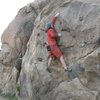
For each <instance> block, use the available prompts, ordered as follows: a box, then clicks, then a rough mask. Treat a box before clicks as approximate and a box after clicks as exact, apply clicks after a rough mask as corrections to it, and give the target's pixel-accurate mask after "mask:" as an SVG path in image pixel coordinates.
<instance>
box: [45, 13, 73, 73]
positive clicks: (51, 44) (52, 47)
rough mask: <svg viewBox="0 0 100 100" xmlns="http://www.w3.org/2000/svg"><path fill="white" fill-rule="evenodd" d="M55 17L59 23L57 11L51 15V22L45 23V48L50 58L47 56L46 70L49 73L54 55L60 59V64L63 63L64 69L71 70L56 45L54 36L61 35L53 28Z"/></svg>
mask: <svg viewBox="0 0 100 100" xmlns="http://www.w3.org/2000/svg"><path fill="white" fill-rule="evenodd" d="M57 18H58V19H59V21H60V24H62V22H61V17H60V14H59V13H57V14H56V15H55V16H54V17H53V19H52V20H51V22H48V23H47V31H46V44H47V50H48V51H49V53H50V58H49V60H48V66H47V71H48V72H49V73H51V68H50V65H51V62H52V60H53V58H54V56H55V57H57V58H58V59H59V60H60V61H61V63H62V65H63V67H64V69H65V71H71V70H72V69H71V68H69V67H68V66H67V65H66V63H65V60H64V58H63V55H62V53H61V51H60V49H59V48H58V46H57V41H56V38H57V37H61V33H58V32H57V31H56V30H55V28H54V24H55V22H56V19H57Z"/></svg>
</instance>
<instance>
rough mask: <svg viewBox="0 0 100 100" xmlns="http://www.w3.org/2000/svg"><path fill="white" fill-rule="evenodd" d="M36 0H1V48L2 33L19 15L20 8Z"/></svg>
mask: <svg viewBox="0 0 100 100" xmlns="http://www.w3.org/2000/svg"><path fill="white" fill-rule="evenodd" d="M33 1H34V0H1V2H0V48H1V35H2V33H3V31H4V30H5V29H6V28H7V26H8V24H9V23H10V22H11V21H12V20H13V19H14V17H15V16H16V15H17V12H18V11H19V9H20V8H22V7H24V6H25V5H27V4H28V3H30V2H33Z"/></svg>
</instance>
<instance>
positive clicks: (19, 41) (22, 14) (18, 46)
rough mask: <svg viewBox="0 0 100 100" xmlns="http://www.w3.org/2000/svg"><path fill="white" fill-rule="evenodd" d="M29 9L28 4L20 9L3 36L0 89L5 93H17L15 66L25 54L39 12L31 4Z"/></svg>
mask: <svg viewBox="0 0 100 100" xmlns="http://www.w3.org/2000/svg"><path fill="white" fill-rule="evenodd" d="M28 9H29V8H27V6H26V7H24V8H22V9H20V11H19V12H18V15H17V16H16V17H15V19H14V20H13V21H12V22H11V23H10V24H9V25H8V27H7V28H6V30H5V31H4V33H3V35H2V38H1V40H2V50H1V52H0V89H2V91H3V92H4V93H6V92H7V93H9V92H11V93H15V87H16V81H17V80H16V79H17V74H18V71H17V70H16V68H15V66H16V62H17V60H18V59H19V58H22V57H23V56H24V54H25V52H26V45H27V42H28V40H29V38H30V36H31V33H32V30H33V28H34V20H35V18H36V16H37V13H36V11H34V8H33V7H31V6H30V10H29V11H28ZM18 66H19V65H18ZM19 67H21V66H19Z"/></svg>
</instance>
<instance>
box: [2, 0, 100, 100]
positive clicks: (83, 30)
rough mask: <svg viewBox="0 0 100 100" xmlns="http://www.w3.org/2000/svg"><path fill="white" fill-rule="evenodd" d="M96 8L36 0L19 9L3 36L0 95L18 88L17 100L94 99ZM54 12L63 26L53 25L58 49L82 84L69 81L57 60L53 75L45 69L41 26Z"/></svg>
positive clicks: (74, 0) (99, 73) (98, 58)
mask: <svg viewBox="0 0 100 100" xmlns="http://www.w3.org/2000/svg"><path fill="white" fill-rule="evenodd" d="M99 6H100V2H99V0H92V1H91V0H66V1H65V0H51V1H50V0H42V1H41V0H40V1H39V2H36V1H35V2H34V3H30V4H28V5H27V6H26V7H24V8H22V9H21V10H20V11H19V13H18V15H17V16H16V18H15V19H14V20H13V21H12V22H11V23H10V24H9V26H8V28H7V29H6V30H5V31H4V34H3V36H2V50H1V54H0V56H1V57H0V61H1V63H0V64H1V67H0V69H1V70H0V74H1V75H2V76H1V75H0V84H1V85H0V88H1V89H2V91H3V92H4V93H6V92H8V93H9V92H10V93H11V91H12V90H13V92H12V93H16V89H15V87H16V84H19V88H20V89H19V90H20V91H19V100H47V98H48V100H67V99H68V100H97V96H98V95H99V93H100V88H99V86H100V81H99V79H100V43H99V39H100V29H99V27H100V21H99V19H100V12H99V11H100V7H99ZM57 12H60V15H61V17H62V21H63V25H62V27H60V25H59V22H58V21H56V25H55V27H56V29H57V30H58V31H59V32H61V33H62V37H61V39H60V42H59V46H60V49H61V51H62V53H63V55H64V58H65V61H66V63H67V64H68V65H69V66H72V68H73V70H74V71H75V73H77V76H76V77H78V78H79V79H80V81H81V82H80V81H79V80H78V79H75V80H72V79H71V78H70V77H69V73H65V72H64V70H63V68H62V65H61V63H60V62H59V61H58V60H57V59H55V60H54V61H53V63H52V73H51V74H49V73H48V72H47V71H46V67H47V61H48V56H49V54H48V52H47V50H46V47H45V43H46V39H45V37H46V32H45V22H46V21H47V20H50V19H51V18H52V17H53V16H54V15H55V14H56V13H57ZM33 28H34V29H33ZM32 30H33V31H32ZM31 33H32V35H31ZM30 35H31V37H30ZM28 40H29V41H28ZM26 46H27V48H26ZM22 57H23V58H22ZM21 61H22V63H21ZM14 66H15V67H16V68H17V69H18V70H19V71H17V70H16V68H15V67H14ZM19 66H21V67H19ZM70 74H73V73H70ZM6 76H7V77H6ZM68 81H70V82H68ZM91 81H92V83H91ZM82 84H84V86H83V85H82ZM94 84H95V85H94ZM85 86H86V87H88V88H89V89H87V88H86V87H85ZM3 87H4V88H3ZM90 89H92V90H90ZM93 90H95V91H93ZM99 99H100V98H98V100H99Z"/></svg>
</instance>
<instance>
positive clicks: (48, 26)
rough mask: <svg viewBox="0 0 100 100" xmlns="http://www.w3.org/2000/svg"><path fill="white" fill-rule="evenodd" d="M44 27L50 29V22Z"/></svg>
mask: <svg viewBox="0 0 100 100" xmlns="http://www.w3.org/2000/svg"><path fill="white" fill-rule="evenodd" d="M46 27H47V30H48V29H50V28H51V22H50V21H48V22H47V25H46Z"/></svg>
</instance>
